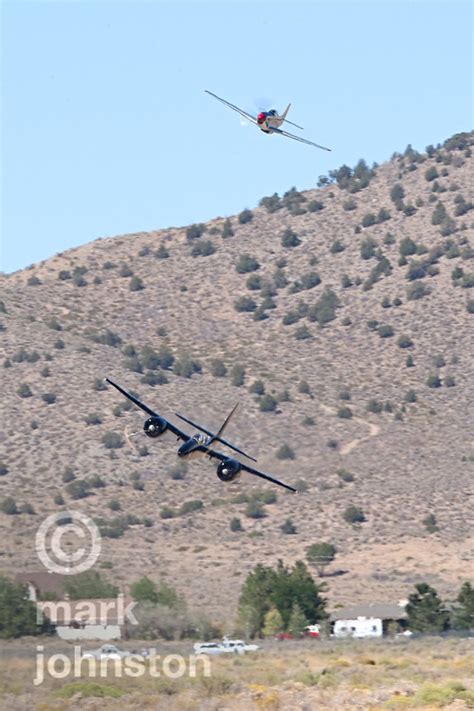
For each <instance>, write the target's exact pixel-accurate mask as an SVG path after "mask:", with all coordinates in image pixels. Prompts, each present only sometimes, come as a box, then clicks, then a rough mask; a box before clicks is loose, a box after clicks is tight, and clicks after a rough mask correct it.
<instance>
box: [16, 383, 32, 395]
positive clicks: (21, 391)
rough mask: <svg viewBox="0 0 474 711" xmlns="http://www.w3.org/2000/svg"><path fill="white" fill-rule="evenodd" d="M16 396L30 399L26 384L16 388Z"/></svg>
mask: <svg viewBox="0 0 474 711" xmlns="http://www.w3.org/2000/svg"><path fill="white" fill-rule="evenodd" d="M16 394H17V395H19V396H20V397H22V398H27V397H31V396H32V395H33V393H32V392H31V389H30V386H29V385H28V383H21V385H19V386H18V388H17V391H16Z"/></svg>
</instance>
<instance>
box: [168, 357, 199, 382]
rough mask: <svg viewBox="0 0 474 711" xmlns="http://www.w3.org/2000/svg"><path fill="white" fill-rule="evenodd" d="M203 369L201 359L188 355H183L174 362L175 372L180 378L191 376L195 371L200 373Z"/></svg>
mask: <svg viewBox="0 0 474 711" xmlns="http://www.w3.org/2000/svg"><path fill="white" fill-rule="evenodd" d="M201 371H202V367H201V364H200V363H199V361H196V360H192V359H191V358H189V356H187V355H183V356H181V358H179V359H178V360H175V361H174V363H173V373H174V374H175V375H178V376H179V377H180V378H191V377H192V376H193V375H194V373H200V372H201Z"/></svg>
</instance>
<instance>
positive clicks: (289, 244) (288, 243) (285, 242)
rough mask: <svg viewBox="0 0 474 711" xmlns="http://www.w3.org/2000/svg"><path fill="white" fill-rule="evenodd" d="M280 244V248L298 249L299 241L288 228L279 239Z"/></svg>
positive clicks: (294, 233)
mask: <svg viewBox="0 0 474 711" xmlns="http://www.w3.org/2000/svg"><path fill="white" fill-rule="evenodd" d="M281 244H282V247H285V248H287V249H291V248H293V247H298V245H300V244H301V240H300V238H299V237H298V235H297V234H296V232H293V230H291V229H290V228H289V227H287V229H286V230H285V231H284V233H283V235H282V237H281Z"/></svg>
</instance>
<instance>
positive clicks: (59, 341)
mask: <svg viewBox="0 0 474 711" xmlns="http://www.w3.org/2000/svg"><path fill="white" fill-rule="evenodd" d="M65 345H66V344H65V343H64V341H63V339H62V338H58V339H57V340H56V341H54V343H53V348H56V349H57V350H58V351H62V350H63V349H64V348H65Z"/></svg>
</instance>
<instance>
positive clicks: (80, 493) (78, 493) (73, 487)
mask: <svg viewBox="0 0 474 711" xmlns="http://www.w3.org/2000/svg"><path fill="white" fill-rule="evenodd" d="M66 493H67V494H69V496H70V497H71V498H72V499H74V501H77V500H79V499H85V498H86V496H89V493H90V492H89V485H88V483H87V482H86V481H84V479H77V480H75V481H71V482H70V483H69V484H68V485H67V486H66Z"/></svg>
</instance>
